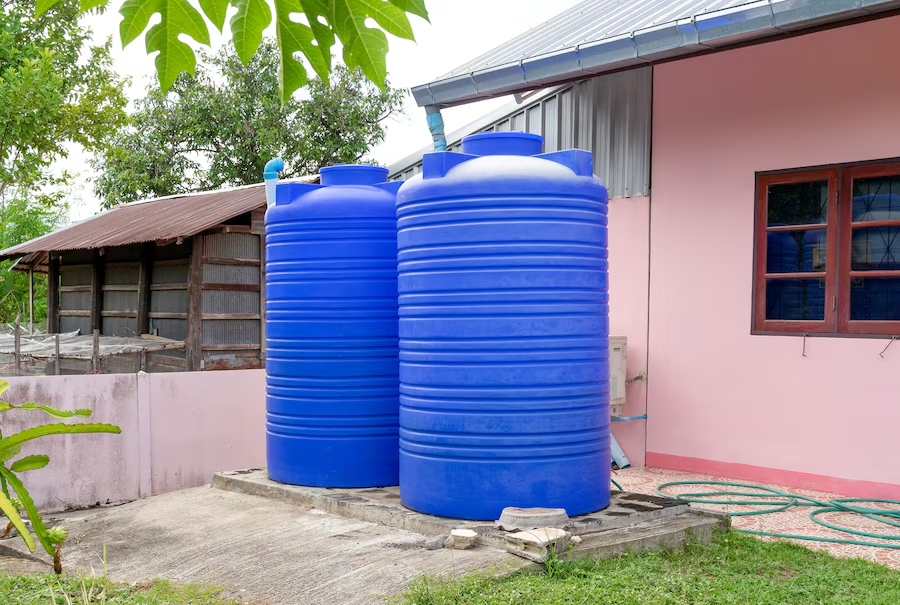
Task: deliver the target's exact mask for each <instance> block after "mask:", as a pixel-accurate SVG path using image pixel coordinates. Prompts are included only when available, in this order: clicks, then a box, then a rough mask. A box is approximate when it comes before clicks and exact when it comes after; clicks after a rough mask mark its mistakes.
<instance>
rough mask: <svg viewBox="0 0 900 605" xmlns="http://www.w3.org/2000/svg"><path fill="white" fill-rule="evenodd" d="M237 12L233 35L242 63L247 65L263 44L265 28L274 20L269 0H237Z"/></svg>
mask: <svg viewBox="0 0 900 605" xmlns="http://www.w3.org/2000/svg"><path fill="white" fill-rule="evenodd" d="M234 4H235V6H237V9H238V11H237V13H235V15H234V16H233V17H232V18H231V36H232V38H233V39H234V49H235V50H236V51H237V56H238V58H239V59H240V60H241V63H243V64H244V65H247V64H248V63H250V59H252V58H253V55H254V54H256V50H257V49H258V48H259V45H260V44H262V37H263V30H264V29H266V28H267V27H269V23H271V22H272V9H270V8H269V3H268V1H267V0H235V2H234Z"/></svg>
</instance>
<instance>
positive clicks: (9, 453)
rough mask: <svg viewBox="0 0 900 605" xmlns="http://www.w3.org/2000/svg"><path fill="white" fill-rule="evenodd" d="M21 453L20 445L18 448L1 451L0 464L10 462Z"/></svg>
mask: <svg viewBox="0 0 900 605" xmlns="http://www.w3.org/2000/svg"><path fill="white" fill-rule="evenodd" d="M21 451H22V446H21V445H20V446H18V447H14V448H11V449H7V450H3V452H0V463H2V462H6V461H7V460H10V459H11V458H15V457H16V456H18V455H19V452H21Z"/></svg>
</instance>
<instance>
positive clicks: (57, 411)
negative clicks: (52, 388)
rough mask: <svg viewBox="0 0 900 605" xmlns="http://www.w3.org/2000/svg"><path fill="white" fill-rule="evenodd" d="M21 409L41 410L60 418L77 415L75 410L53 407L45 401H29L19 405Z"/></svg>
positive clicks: (64, 418)
mask: <svg viewBox="0 0 900 605" xmlns="http://www.w3.org/2000/svg"><path fill="white" fill-rule="evenodd" d="M19 409H22V410H40V411H42V412H44V413H45V414H47V415H49V416H53V417H54V418H57V419H59V420H66V419H67V418H71V417H72V416H74V415H75V412H73V411H71V410H60V409H58V408H52V407H50V406H49V405H44V404H43V403H35V402H33V401H28V402H26V403H23V404H22V405H20V406H19Z"/></svg>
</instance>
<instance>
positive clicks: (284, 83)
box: [275, 0, 334, 101]
mask: <svg viewBox="0 0 900 605" xmlns="http://www.w3.org/2000/svg"><path fill="white" fill-rule="evenodd" d="M301 10H302V9H301V6H300V2H299V0H276V2H275V33H276V35H277V37H278V46H279V47H280V49H281V56H280V59H281V70H280V71H279V74H278V75H279V78H280V84H281V98H282V99H283V100H285V101H286V100H287V99H289V98H290V96H291V94H293V92H294V91H295V90H297V89H298V88H300V87H301V86H303V85H304V84H306V82H307V74H306V68H305V67H304V66H303V63H301V62H300V60H299V59H298V58H297V57H295V56H294V55H295V53H298V52H299V53H303V55H304V56H305V57H306V59H307V61H309V63H310V65H312V67H313V69H314V70H315V71H316V74H318V76H319V77H320V78H322V79H323V80H324V81H326V82H327V81H328V72H329V70H330V69H331V61H330V58H331V55H330V54H329V60H328V61H326V60H325V59H324V58H323V56H322V53H321V52H320V50H319V48H318V46H316V42H317V40H316V36H315V33H314V31H313V29H312V28H311V27H309V26H307V25H305V24H303V23H298V22H296V21H293V20H292V19H291V14H292V13H298V12H300V11H301ZM319 25H321V24H319ZM323 27H324V26H323ZM326 29H327V28H326ZM329 31H330V30H329ZM333 43H334V36H333V35H332V44H333Z"/></svg>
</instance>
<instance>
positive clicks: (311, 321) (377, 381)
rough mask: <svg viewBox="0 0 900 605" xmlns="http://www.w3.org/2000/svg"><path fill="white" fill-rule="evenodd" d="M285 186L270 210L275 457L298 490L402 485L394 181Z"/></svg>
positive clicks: (335, 179) (277, 470) (357, 176)
mask: <svg viewBox="0 0 900 605" xmlns="http://www.w3.org/2000/svg"><path fill="white" fill-rule="evenodd" d="M320 174H321V185H309V184H302V183H281V184H279V185H278V187H277V190H276V203H275V206H273V207H271V208H269V210H268V211H267V212H266V457H267V459H268V471H269V477H270V478H272V479H274V480H276V481H281V482H282V483H291V484H295V485H310V486H320V487H374V486H385V485H396V484H397V481H398V462H397V451H398V450H397V448H398V445H397V439H398V436H397V430H398V425H397V414H398V407H399V402H398V380H399V379H398V363H399V362H398V358H397V353H398V349H397V344H398V338H397V230H396V216H395V194H396V190H397V188H398V187H399V185H400V184H399V183H385V182H384V181H385V180H386V178H387V175H388V172H387V170H386V169H384V168H379V167H375V166H349V165H348V166H333V167H331V168H323V169H322V170H321V171H320Z"/></svg>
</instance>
